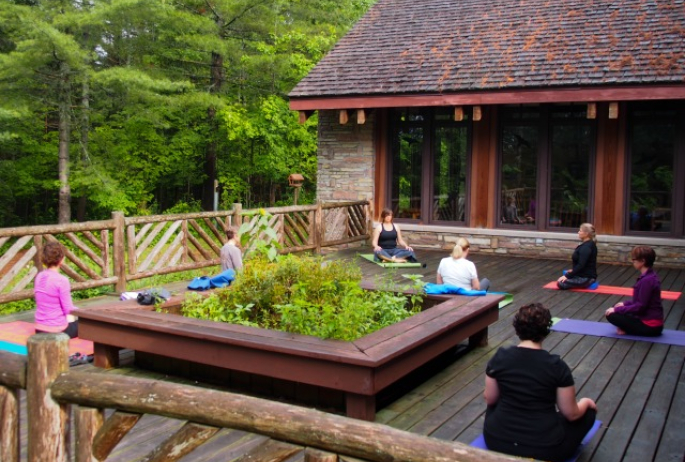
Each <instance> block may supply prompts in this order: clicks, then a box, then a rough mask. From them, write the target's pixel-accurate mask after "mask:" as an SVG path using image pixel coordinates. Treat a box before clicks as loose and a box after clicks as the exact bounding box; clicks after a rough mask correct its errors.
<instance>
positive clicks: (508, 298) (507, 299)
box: [488, 292, 514, 310]
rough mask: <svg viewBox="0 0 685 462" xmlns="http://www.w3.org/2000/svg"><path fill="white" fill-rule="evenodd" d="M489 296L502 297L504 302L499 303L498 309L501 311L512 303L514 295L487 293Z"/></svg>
mask: <svg viewBox="0 0 685 462" xmlns="http://www.w3.org/2000/svg"><path fill="white" fill-rule="evenodd" d="M488 294H489V295H493V294H494V295H504V300H502V301H500V302H499V309H500V310H501V309H502V308H504V307H505V306H507V305H510V304H512V303H514V294H508V293H506V292H488Z"/></svg>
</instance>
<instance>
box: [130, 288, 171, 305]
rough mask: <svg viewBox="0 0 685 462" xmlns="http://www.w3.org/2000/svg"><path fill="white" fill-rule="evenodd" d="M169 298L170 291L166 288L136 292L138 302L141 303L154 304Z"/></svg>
mask: <svg viewBox="0 0 685 462" xmlns="http://www.w3.org/2000/svg"><path fill="white" fill-rule="evenodd" d="M169 298H171V292H169V291H168V290H166V289H146V290H143V291H142V292H139V293H138V303H139V304H141V305H155V304H157V303H162V302H165V301H167V300H168V299H169Z"/></svg>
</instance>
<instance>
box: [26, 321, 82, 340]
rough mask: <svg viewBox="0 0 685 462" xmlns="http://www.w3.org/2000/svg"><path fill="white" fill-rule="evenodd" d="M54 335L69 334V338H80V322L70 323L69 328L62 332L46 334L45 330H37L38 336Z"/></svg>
mask: <svg viewBox="0 0 685 462" xmlns="http://www.w3.org/2000/svg"><path fill="white" fill-rule="evenodd" d="M54 333H58V334H59V333H61V334H67V335H68V336H69V338H75V337H78V321H74V322H70V323H69V325H68V326H67V328H66V329H64V330H63V331H62V332H46V331H44V330H38V329H36V334H54Z"/></svg>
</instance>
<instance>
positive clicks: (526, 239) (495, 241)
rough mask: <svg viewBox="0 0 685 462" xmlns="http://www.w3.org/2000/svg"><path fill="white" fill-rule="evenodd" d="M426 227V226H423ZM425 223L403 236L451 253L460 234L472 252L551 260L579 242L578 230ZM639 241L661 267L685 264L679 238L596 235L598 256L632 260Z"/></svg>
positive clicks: (404, 230) (567, 255)
mask: <svg viewBox="0 0 685 462" xmlns="http://www.w3.org/2000/svg"><path fill="white" fill-rule="evenodd" d="M421 228H424V229H421ZM425 228H428V227H423V226H416V225H414V226H412V225H404V226H402V236H403V237H404V240H405V241H407V242H408V243H409V245H411V246H412V247H415V248H417V249H431V250H444V251H445V253H449V252H450V251H451V250H452V248H453V247H454V244H455V242H456V241H457V239H459V238H460V237H465V238H466V239H468V240H469V243H470V244H471V251H472V252H482V253H488V254H493V255H503V256H504V255H511V256H515V257H529V258H545V259H551V260H565V261H569V260H570V259H571V254H572V253H573V250H574V249H575V248H576V246H577V245H578V244H579V241H578V236H577V235H576V234H575V233H542V232H531V233H521V232H511V233H507V231H505V230H486V229H469V228H454V229H453V230H450V229H449V228H447V227H439V228H440V229H437V228H438V227H435V228H436V229H433V230H431V229H425ZM636 245H649V246H651V247H652V248H654V250H655V251H656V254H657V260H656V266H657V267H662V268H685V241H684V240H680V239H657V238H649V237H633V236H602V235H600V236H597V249H598V255H597V258H598V260H599V261H600V262H602V263H620V264H630V263H631V258H630V251H631V250H632V249H633V247H635V246H636Z"/></svg>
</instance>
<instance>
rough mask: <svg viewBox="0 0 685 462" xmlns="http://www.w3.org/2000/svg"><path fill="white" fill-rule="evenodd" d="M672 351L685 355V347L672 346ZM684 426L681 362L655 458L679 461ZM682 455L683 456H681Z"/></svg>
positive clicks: (684, 383) (684, 374)
mask: <svg viewBox="0 0 685 462" xmlns="http://www.w3.org/2000/svg"><path fill="white" fill-rule="evenodd" d="M671 350H672V351H671V352H669V354H670V353H674V354H675V356H676V357H680V358H683V357H685V348H683V347H677V348H675V347H674V348H672V349H671ZM683 428H685V367H683V365H682V364H681V366H680V373H679V374H678V378H677V382H676V390H675V393H674V395H673V399H672V400H671V406H670V408H669V412H668V415H667V417H666V419H665V424H664V429H663V433H662V434H661V435H660V438H661V439H660V440H659V445H658V447H657V451H656V456H655V458H654V460H659V461H662V460H664V461H679V460H682V458H685V456H683V452H684V451H685V449H684V448H683V446H684V445H685V443H683ZM681 456H682V457H681Z"/></svg>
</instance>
